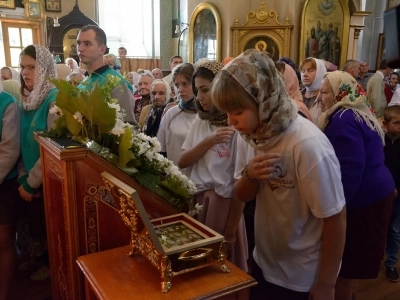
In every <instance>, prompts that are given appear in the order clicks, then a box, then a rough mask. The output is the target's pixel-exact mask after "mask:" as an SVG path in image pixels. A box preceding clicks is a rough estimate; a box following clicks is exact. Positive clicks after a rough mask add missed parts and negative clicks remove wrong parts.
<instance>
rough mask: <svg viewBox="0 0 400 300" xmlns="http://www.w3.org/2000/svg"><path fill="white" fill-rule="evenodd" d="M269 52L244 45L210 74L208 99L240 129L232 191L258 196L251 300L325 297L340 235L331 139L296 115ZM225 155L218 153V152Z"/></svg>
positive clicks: (339, 191)
mask: <svg viewBox="0 0 400 300" xmlns="http://www.w3.org/2000/svg"><path fill="white" fill-rule="evenodd" d="M277 72H278V71H277V69H276V68H275V65H274V62H273V61H272V60H271V58H269V56H268V54H267V53H266V52H259V51H257V50H254V49H249V50H246V51H245V52H244V53H242V54H241V55H240V56H238V57H236V58H235V59H234V60H232V61H231V62H230V63H229V64H228V65H226V66H225V67H224V68H223V69H222V71H221V73H220V74H219V75H218V76H217V78H216V79H214V82H213V87H212V99H213V102H214V104H215V105H216V107H217V108H218V109H220V110H222V111H225V112H226V113H227V115H228V125H231V126H234V127H235V128H236V130H237V131H239V133H240V135H241V138H238V140H237V150H236V153H235V155H236V162H235V179H236V182H235V186H234V194H235V196H236V197H237V198H238V199H239V200H241V201H243V202H247V201H250V200H252V199H253V198H255V197H256V203H257V204H256V211H255V219H254V224H255V226H254V228H255V242H256V246H255V249H254V251H253V257H254V260H255V263H254V264H253V266H252V270H251V274H252V276H253V277H254V278H256V280H257V282H258V285H257V286H256V287H254V288H253V289H252V291H251V292H250V293H251V295H250V299H324V300H325V299H330V300H332V299H333V298H334V296H333V295H334V286H335V282H336V277H337V273H338V272H339V267H340V260H341V257H342V253H343V246H344V234H345V218H344V216H345V210H344V205H345V201H344V195H343V188H342V183H341V181H340V166H339V162H338V160H337V158H336V156H335V153H334V150H333V148H332V145H331V144H330V143H329V141H328V139H327V138H326V137H325V136H324V134H323V133H322V132H321V131H319V130H318V128H317V127H316V126H314V125H313V124H311V122H309V121H307V120H305V118H303V117H300V116H298V114H297V106H296V104H295V103H294V102H293V101H292V100H291V99H290V98H289V97H288V95H287V93H286V91H285V84H284V82H283V80H282V77H281V76H280V75H279V74H278V73H277ZM221 159H222V158H221Z"/></svg>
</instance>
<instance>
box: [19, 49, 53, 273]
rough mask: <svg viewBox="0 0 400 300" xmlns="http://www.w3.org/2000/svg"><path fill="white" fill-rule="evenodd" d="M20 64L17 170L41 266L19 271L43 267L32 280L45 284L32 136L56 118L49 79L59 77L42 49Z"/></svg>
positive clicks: (25, 54) (37, 153) (30, 52)
mask: <svg viewBox="0 0 400 300" xmlns="http://www.w3.org/2000/svg"><path fill="white" fill-rule="evenodd" d="M19 61H20V67H21V95H22V97H23V103H22V114H21V156H22V162H21V163H20V165H19V170H18V173H19V178H18V183H19V184H20V186H19V188H18V190H19V194H20V196H21V198H22V199H24V200H25V203H26V207H27V208H26V210H27V213H28V219H29V232H30V237H29V239H28V241H27V243H28V244H27V247H28V248H29V252H30V253H29V254H30V256H31V257H32V258H33V259H36V261H37V262H40V263H41V264H35V263H34V262H32V264H29V262H28V264H23V265H22V266H20V268H21V269H24V268H27V269H29V268H30V266H31V267H32V268H34V266H36V267H40V268H39V269H38V270H37V271H36V272H35V273H33V274H32V275H31V277H30V278H31V279H32V280H43V279H46V278H48V277H49V276H50V270H49V268H48V263H49V261H48V253H47V246H46V224H45V215H44V200H43V193H42V170H41V162H40V149H39V144H38V142H37V141H36V140H35V138H34V134H33V133H34V132H35V131H46V130H48V129H50V128H51V126H53V124H54V120H55V119H56V118H57V116H56V115H53V114H49V110H50V108H51V107H52V106H53V105H54V102H55V100H56V95H57V93H58V90H57V89H56V88H55V87H54V85H53V84H52V83H51V82H50V81H49V79H55V78H56V75H57V74H56V67H55V64H54V61H53V58H52V56H51V53H50V52H49V50H47V49H46V48H45V47H43V46H39V45H29V46H27V47H26V48H25V49H23V50H22V52H21V54H20V57H19Z"/></svg>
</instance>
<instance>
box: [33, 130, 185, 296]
mask: <svg viewBox="0 0 400 300" xmlns="http://www.w3.org/2000/svg"><path fill="white" fill-rule="evenodd" d="M35 138H36V140H37V141H38V142H39V144H40V152H41V162H42V170H43V171H42V172H43V191H44V201H45V211H46V224H47V239H48V248H49V255H50V270H51V282H52V299H53V300H58V299H64V300H65V299H71V300H76V299H83V298H84V280H83V277H82V274H81V273H80V272H79V268H78V266H77V264H76V262H75V261H76V259H77V258H78V256H82V255H86V254H90V253H95V252H99V251H103V250H108V249H113V248H116V247H121V246H124V245H126V244H128V243H129V240H130V231H129V229H128V227H126V226H125V224H124V223H123V221H122V219H121V217H120V215H119V212H118V210H117V207H119V206H118V203H116V202H115V201H118V200H117V199H114V198H113V197H112V196H111V194H110V192H109V191H108V190H107V189H106V187H105V185H104V183H103V179H102V177H101V175H100V174H101V173H102V172H104V171H106V172H108V173H110V174H111V175H112V176H114V177H116V178H118V179H119V180H121V181H122V182H124V183H126V184H127V185H129V186H131V187H133V188H134V189H135V190H136V191H137V193H138V194H139V196H140V198H141V199H142V202H143V205H144V207H145V209H146V211H147V213H148V214H149V215H150V217H152V218H159V217H165V216H168V215H172V214H177V213H179V210H178V209H176V208H175V207H173V206H172V205H170V204H169V203H168V202H166V201H165V200H163V199H162V198H160V197H158V196H156V195H155V194H153V193H152V192H150V191H149V190H148V189H146V188H145V187H143V186H142V185H140V184H139V183H137V182H136V181H135V180H133V179H132V178H131V177H129V176H128V175H126V174H125V173H124V172H122V171H121V170H119V169H118V168H116V167H114V166H113V165H111V164H110V163H108V162H107V161H106V160H105V159H103V158H101V157H99V156H98V155H96V154H94V153H93V152H92V151H90V150H88V149H86V148H85V147H80V146H79V145H77V144H74V143H72V142H71V141H69V140H67V139H62V140H61V139H60V140H57V141H55V140H53V139H49V138H46V137H42V136H40V135H36V136H35Z"/></svg>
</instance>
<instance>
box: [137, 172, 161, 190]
mask: <svg viewBox="0 0 400 300" xmlns="http://www.w3.org/2000/svg"><path fill="white" fill-rule="evenodd" d="M134 176H135V178H136V179H137V180H138V181H139V182H140V183H141V184H143V185H144V186H145V187H147V188H148V189H150V190H154V189H155V188H156V187H157V185H159V184H160V177H159V176H157V175H154V174H151V173H148V172H143V171H140V172H138V173H135V174H134Z"/></svg>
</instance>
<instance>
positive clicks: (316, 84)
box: [301, 57, 327, 92]
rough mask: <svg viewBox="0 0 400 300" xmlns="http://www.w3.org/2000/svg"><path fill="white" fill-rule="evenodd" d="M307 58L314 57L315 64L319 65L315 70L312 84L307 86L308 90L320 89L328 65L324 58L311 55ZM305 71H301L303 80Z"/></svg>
mask: <svg viewBox="0 0 400 300" xmlns="http://www.w3.org/2000/svg"><path fill="white" fill-rule="evenodd" d="M307 59H313V60H314V61H315V64H316V65H317V69H316V70H315V73H316V74H315V78H314V81H313V83H312V84H311V85H310V86H306V91H307V92H313V91H317V90H319V88H320V87H321V83H322V80H323V79H324V74H325V73H326V72H327V70H326V66H325V64H324V61H323V60H322V59H318V58H314V57H309V58H307ZM303 76H304V75H303V72H301V81H302V82H303Z"/></svg>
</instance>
